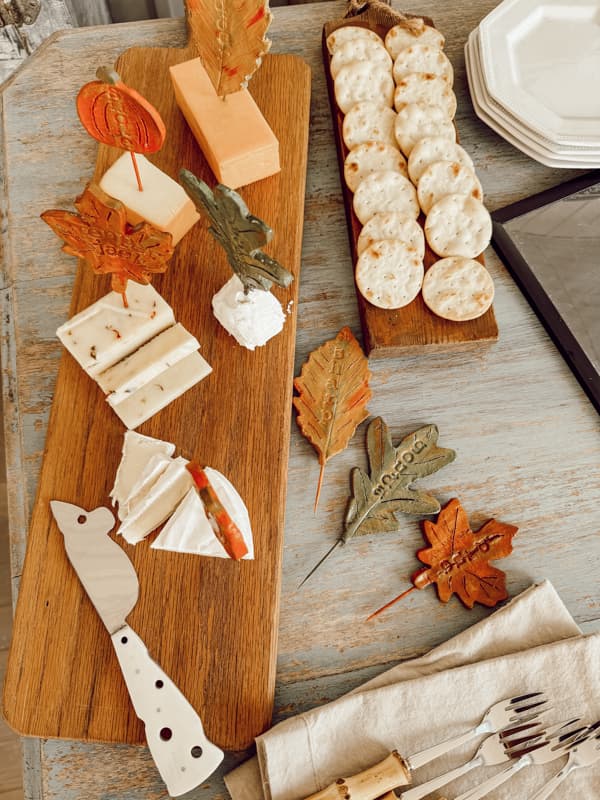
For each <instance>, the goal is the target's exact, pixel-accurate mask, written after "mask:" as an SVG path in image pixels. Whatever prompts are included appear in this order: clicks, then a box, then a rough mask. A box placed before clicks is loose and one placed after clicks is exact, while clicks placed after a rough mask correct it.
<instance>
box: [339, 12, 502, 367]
mask: <svg viewBox="0 0 600 800" xmlns="http://www.w3.org/2000/svg"><path fill="white" fill-rule="evenodd" d="M424 19H425V22H426V24H427V25H433V24H434V23H433V20H432V19H431V18H429V17H424ZM396 22H397V20H396V19H395V18H394V16H393V15H392V14H390V13H389V12H388V11H386V9H385V8H383V9H380V8H377V7H376V8H371V7H367V8H366V10H365V11H363V12H361V13H360V14H358V15H357V16H354V17H350V18H349V19H337V20H331V21H329V22H327V23H326V24H325V25H324V26H323V63H324V67H325V75H326V81H327V93H328V96H329V104H330V106H331V116H332V120H333V129H334V135H335V143H336V152H337V156H338V161H339V167H340V179H341V184H342V193H343V196H344V207H345V209H346V220H347V224H348V236H349V239H350V252H351V255H352V266H353V272H354V269H355V268H356V264H357V262H358V251H357V244H358V237H359V235H360V232H361V230H362V225H361V223H360V221H359V219H358V217H357V216H356V214H355V213H354V208H353V205H352V203H353V199H354V194H353V193H352V192H351V191H350V189H349V188H348V186H347V185H346V182H345V180H344V162H345V160H346V156H347V155H348V153H349V152H350V150H349V148H348V147H347V146H346V144H345V142H344V137H343V135H342V127H343V124H344V114H343V112H342V111H341V109H340V108H338V105H337V103H336V101H335V90H334V82H333V78H332V76H331V71H330V63H331V55H330V54H329V50H328V49H327V37H328V36H329V34H330V33H333V31H335V30H337V29H338V28H342V27H344V26H345V25H360V26H361V27H366V28H369V29H370V30H373V31H375V33H377V34H378V35H379V36H381V38H382V39H383V38H385V35H386V33H387V32H388V31H389V29H390V28H391V27H393V25H394V24H396ZM418 221H419V224H420V225H421V226H422V227H423V226H424V225H425V215H424V214H423V213H421V215H420V216H419V220H418ZM438 260H439V256H437V255H436V254H435V253H434V252H433V251H432V249H431V248H430V247H429V243H428V242H427V239H426V240H425V258H424V266H425V271H427V270H428V269H429V267H430V266H431V265H432V264H434V263H435V262H436V261H438ZM477 260H478V261H480V262H481V263H482V264H484V265H485V259H484V256H483V254H481V255H480V256H479V257H478V258H477ZM356 299H357V302H358V313H359V315H360V322H361V327H362V333H363V339H364V345H365V351H366V353H367V355H368V356H369V357H370V358H371V359H373V358H395V357H398V356H402V355H407V354H410V353H419V352H422V351H423V348H427V350H428V351H432V350H448V349H452V350H457V349H465V348H469V349H475V348H477V349H479V350H481V347H482V345H483V344H486V343H487V344H489V343H492V342H495V341H496V340H497V338H498V326H497V324H496V318H495V316H494V309H493V306H492V307H490V308H489V309H488V310H487V311H486V313H485V314H483V315H482V316H481V317H479V318H478V319H473V320H470V321H469V322H451V321H450V320H447V319H443V318H442V317H438V316H437V314H434V313H433V312H432V311H430V309H429V308H428V307H427V306H426V305H425V302H424V300H423V296H422V294H421V293H420V292H419V294H418V295H417V297H416V298H415V299H414V300H413V301H412V302H411V303H409V304H408V305H407V306H404V308H399V309H395V310H391V309H385V308H377V306H374V305H372V304H371V303H369V301H368V300H367V299H366V298H365V297H363V295H362V294H361V292H360V291H359V289H358V286H357V287H356Z"/></svg>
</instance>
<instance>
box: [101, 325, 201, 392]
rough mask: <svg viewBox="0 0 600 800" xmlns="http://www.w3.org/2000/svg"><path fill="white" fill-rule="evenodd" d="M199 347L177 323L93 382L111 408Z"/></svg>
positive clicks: (195, 340)
mask: <svg viewBox="0 0 600 800" xmlns="http://www.w3.org/2000/svg"><path fill="white" fill-rule="evenodd" d="M199 347H200V343H199V342H198V340H197V339H196V338H195V337H194V336H192V334H191V333H188V331H186V329H185V328H184V327H183V325H181V323H177V325H173V327H171V328H167V330H166V331H162V333H159V334H158V336H155V337H154V339H151V340H150V341H149V342H147V343H146V344H145V345H143V346H142V347H140V349H139V350H136V351H135V353H132V354H131V355H130V356H128V357H127V358H125V359H123V361H119V363H118V364H115V365H114V367H111V368H110V369H108V370H106V371H105V372H102V373H100V375H97V376H96V380H97V382H98V384H99V386H100V388H101V389H102V391H103V392H104V393H105V394H110V395H112V396H111V405H114V404H116V403H119V402H120V401H121V400H124V399H125V398H126V397H128V396H129V395H130V394H132V393H133V392H136V391H137V390H138V389H141V388H142V387H143V386H145V385H146V384H147V383H149V382H150V381H151V380H152V379H153V378H156V377H157V376H159V375H160V374H161V373H163V372H164V371H165V370H166V369H168V368H169V367H172V366H173V364H176V363H177V362H178V361H181V359H182V358H185V356H187V355H189V354H190V353H193V352H194V351H195V350H198V349H199Z"/></svg>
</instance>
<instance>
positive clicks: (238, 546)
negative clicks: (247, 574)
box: [187, 461, 248, 561]
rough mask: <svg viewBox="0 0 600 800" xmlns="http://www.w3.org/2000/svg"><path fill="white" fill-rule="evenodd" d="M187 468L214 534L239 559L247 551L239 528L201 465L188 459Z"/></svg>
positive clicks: (228, 552) (228, 551)
mask: <svg viewBox="0 0 600 800" xmlns="http://www.w3.org/2000/svg"><path fill="white" fill-rule="evenodd" d="M187 469H188V471H189V473H190V475H191V476H192V478H193V480H194V483H195V484H196V488H197V489H198V493H199V494H200V499H201V500H202V502H203V503H204V508H205V509H206V515H207V517H208V519H209V520H210V522H211V523H213V522H214V524H213V525H212V527H213V530H214V531H215V536H216V537H217V539H218V540H219V541H220V542H221V544H222V545H223V547H224V548H225V550H226V552H227V555H228V556H229V557H230V558H233V559H235V560H236V561H239V559H240V558H243V557H244V556H245V555H246V554H247V552H248V547H247V546H246V542H245V541H244V537H243V536H242V533H241V531H240V529H239V528H238V526H237V525H236V524H235V522H234V521H233V520H232V519H231V517H230V516H229V514H228V513H227V511H226V510H225V509H224V507H223V505H222V503H221V501H220V500H219V498H218V497H217V493H216V492H215V490H214V489H213V487H212V485H211V483H210V481H209V480H208V476H207V475H206V472H205V471H204V470H203V469H202V467H201V466H200V465H199V464H197V463H196V462H195V461H190V463H189V464H187Z"/></svg>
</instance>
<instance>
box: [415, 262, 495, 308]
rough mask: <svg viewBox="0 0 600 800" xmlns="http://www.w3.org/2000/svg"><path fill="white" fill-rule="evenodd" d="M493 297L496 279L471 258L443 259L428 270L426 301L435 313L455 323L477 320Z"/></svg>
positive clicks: (489, 304)
mask: <svg viewBox="0 0 600 800" xmlns="http://www.w3.org/2000/svg"><path fill="white" fill-rule="evenodd" d="M493 299H494V281H493V280H492V276H491V275H490V273H489V272H488V271H487V269H486V268H485V267H484V266H483V265H482V264H480V263H479V261H474V260H473V259H472V258H461V257H457V256H455V257H453V258H443V259H441V260H440V261H436V262H435V264H432V265H431V267H429V269H428V270H427V273H426V274H425V279H424V280H423V300H424V301H425V303H426V305H427V306H428V308H430V309H431V310H432V311H433V313H434V314H437V315H438V317H443V318H444V319H449V320H452V321H453V322H466V321H467V320H470V319H477V317H480V316H481V315H482V314H485V312H486V311H487V310H488V308H489V307H490V306H491V305H492V301H493Z"/></svg>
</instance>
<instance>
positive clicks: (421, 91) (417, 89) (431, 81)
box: [394, 72, 456, 119]
mask: <svg viewBox="0 0 600 800" xmlns="http://www.w3.org/2000/svg"><path fill="white" fill-rule="evenodd" d="M405 103H433V105H436V106H441V107H442V108H444V109H446V113H447V115H448V116H449V117H450V119H454V115H455V114H456V95H455V94H454V92H453V91H452V88H451V87H450V86H449V85H448V83H447V82H446V81H445V80H444V79H443V78H441V77H440V76H439V75H434V74H433V72H411V74H410V75H406V76H405V77H404V78H402V80H400V81H398V83H397V85H396V91H395V92H394V105H395V106H396V108H400V107H401V106H403V105H404V104H405Z"/></svg>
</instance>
